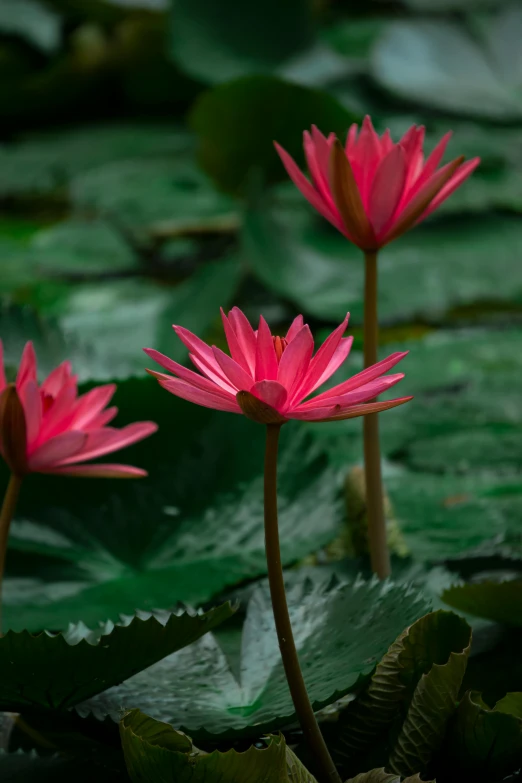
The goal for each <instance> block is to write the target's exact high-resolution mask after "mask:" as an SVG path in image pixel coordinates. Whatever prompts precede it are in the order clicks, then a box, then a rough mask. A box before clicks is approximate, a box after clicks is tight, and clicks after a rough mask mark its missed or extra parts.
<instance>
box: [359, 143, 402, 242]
mask: <svg viewBox="0 0 522 783" xmlns="http://www.w3.org/2000/svg"><path fill="white" fill-rule="evenodd" d="M406 174H407V168H406V155H405V154H404V150H403V148H402V147H401V146H400V144H398V145H397V146H396V147H394V148H393V149H392V151H391V152H389V153H388V154H387V156H386V157H385V158H383V160H382V161H381V163H380V164H379V167H378V169H377V171H376V173H375V177H374V180H373V182H372V186H371V190H370V194H369V199H368V217H369V218H370V223H371V224H372V227H373V230H374V232H375V235H376V237H377V240H378V239H379V234H380V232H381V231H382V230H383V229H384V228H386V227H387V226H388V225H389V223H390V221H391V220H392V218H393V216H394V215H395V211H396V209H397V207H398V205H399V203H400V200H401V197H402V194H403V191H404V185H405V183H406Z"/></svg>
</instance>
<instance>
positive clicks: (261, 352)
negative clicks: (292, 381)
mask: <svg viewBox="0 0 522 783" xmlns="http://www.w3.org/2000/svg"><path fill="white" fill-rule="evenodd" d="M277 371H278V363H277V356H276V352H275V348H274V341H273V339H272V334H271V332H270V329H269V328H268V324H267V322H266V321H265V319H264V318H263V316H260V318H259V329H258V330H257V348H256V374H255V379H256V381H275V380H276V379H277Z"/></svg>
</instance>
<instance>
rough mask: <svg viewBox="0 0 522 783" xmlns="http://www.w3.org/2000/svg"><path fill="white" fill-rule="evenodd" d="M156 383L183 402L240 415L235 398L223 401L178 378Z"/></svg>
mask: <svg viewBox="0 0 522 783" xmlns="http://www.w3.org/2000/svg"><path fill="white" fill-rule="evenodd" d="M158 383H159V385H160V386H163V388H164V389H166V390H167V391H169V392H170V393H171V394H175V395H176V397H181V399H183V400H188V401H189V402H194V403H196V405H201V406H202V407H203V408H214V410H217V411H229V412H230V413H241V408H240V407H239V405H238V404H237V401H236V398H235V397H233V396H232V395H231V396H230V398H228V399H225V398H224V397H222V396H221V395H217V394H210V392H206V391H203V390H202V389H197V388H196V387H195V386H192V385H191V384H190V383H186V381H182V380H180V379H179V378H169V379H166V378H165V379H164V378H158Z"/></svg>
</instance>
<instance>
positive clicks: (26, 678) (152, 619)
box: [0, 604, 234, 712]
mask: <svg viewBox="0 0 522 783" xmlns="http://www.w3.org/2000/svg"><path fill="white" fill-rule="evenodd" d="M233 612H234V610H233V608H232V607H231V605H230V604H223V605H222V606H219V607H216V608H215V609H211V610H210V611H208V612H206V613H205V614H201V615H198V614H189V613H187V612H183V613H182V614H169V613H167V612H164V613H162V614H157V615H141V616H138V617H126V618H124V619H123V620H122V621H121V622H119V623H117V624H116V625H115V624H114V623H111V622H108V623H105V624H104V625H103V626H101V627H100V628H97V629H95V630H90V629H89V628H87V627H86V626H85V625H84V624H83V623H82V624H80V625H76V626H75V625H71V626H70V627H69V629H68V630H67V631H66V632H65V633H63V634H56V635H53V634H49V633H41V634H38V635H36V636H35V635H33V634H30V633H29V632H28V631H21V632H19V633H15V632H14V631H8V632H7V633H6V634H5V635H4V636H3V637H2V638H1V639H0V709H2V710H5V711H9V712H21V711H22V710H25V709H27V708H28V707H29V708H30V707H46V708H51V709H68V708H70V707H73V706H74V705H76V704H79V702H81V701H83V700H84V699H87V698H90V697H91V696H94V695H96V694H97V693H100V692H101V691H104V690H106V689H107V688H110V687H111V686H113V685H115V684H116V683H120V682H122V681H124V680H126V679H127V678H128V677H132V676H133V675H135V674H136V673H137V672H139V671H142V670H143V669H146V668H147V667H149V666H151V665H152V664H154V663H156V662H157V661H159V660H161V659H162V658H164V657H165V656H166V655H170V654H171V653H173V652H175V651H176V650H180V649H181V648H182V647H185V646H186V645H190V644H192V642H194V641H196V640H197V639H199V638H200V637H201V636H202V635H203V634H205V633H207V631H210V630H212V628H214V627H215V626H216V625H219V624H220V623H222V622H224V621H225V620H227V619H228V618H229V617H230V616H231V615H232V614H233Z"/></svg>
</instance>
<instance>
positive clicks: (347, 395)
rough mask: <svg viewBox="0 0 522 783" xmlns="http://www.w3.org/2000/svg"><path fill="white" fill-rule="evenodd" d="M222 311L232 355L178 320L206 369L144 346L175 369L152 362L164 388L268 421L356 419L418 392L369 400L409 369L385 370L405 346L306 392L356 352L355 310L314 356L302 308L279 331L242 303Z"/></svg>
mask: <svg viewBox="0 0 522 783" xmlns="http://www.w3.org/2000/svg"><path fill="white" fill-rule="evenodd" d="M221 317H222V319H223V326H224V328H225V335H226V338H227V342H228V347H229V349H230V354H231V355H230V356H229V355H228V354H226V353H224V352H223V351H221V350H220V349H219V348H216V347H215V346H212V347H211V346H209V345H207V344H206V343H204V342H203V341H202V340H200V339H199V337H196V335H195V334H192V332H189V331H188V329H184V328H183V327H182V326H174V327H173V328H174V330H175V332H176V334H177V335H178V337H179V338H180V340H181V341H182V342H183V343H184V345H186V346H187V348H188V350H189V356H190V359H191V360H192V363H193V364H194V365H195V367H196V369H197V370H199V373H198V372H194V371H193V370H189V369H187V368H186V367H183V366H182V365H181V364H178V363H177V362H174V361H172V359H169V358H168V357H167V356H164V355H163V354H161V353H159V352H158V351H155V350H154V349H152V348H145V349H144V350H145V353H147V354H148V356H150V357H151V359H153V360H154V361H156V362H157V363H158V364H160V365H161V366H162V367H163V368H165V369H166V370H168V371H169V372H171V373H173V375H174V376H175V377H172V376H171V375H166V374H164V373H159V372H152V371H151V370H148V372H150V373H151V375H154V376H155V377H156V378H157V380H158V381H159V383H160V384H161V386H163V388H164V389H167V391H170V392H171V393H172V394H175V395H176V396H177V397H182V398H183V399H184V400H189V401H190V402H195V403H196V404H197V405H202V406H203V407H205V408H215V409H216V410H221V411H229V412H230V413H244V414H245V415H246V416H248V417H249V418H251V419H254V421H258V422H261V423H263V424H271V423H276V422H280V423H281V422H286V421H287V420H288V419H301V420H303V421H335V420H338V419H349V418H353V417H355V416H363V415H365V414H367V413H376V412H378V411H383V410H386V409H388V408H394V407H395V406H396V405H401V404H402V403H404V402H407V401H408V400H410V399H411V397H401V398H400V399H396V400H390V401H388V402H369V400H373V399H374V398H375V397H377V395H379V394H381V393H382V392H384V391H386V390H387V389H389V388H390V387H391V386H394V385H395V384H396V383H397V382H398V381H400V380H401V378H403V377H404V376H403V374H402V373H400V374H396V375H387V376H383V373H385V372H387V370H389V369H391V368H392V367H394V366H395V365H396V364H397V363H398V362H399V361H400V360H401V359H403V358H404V356H406V353H394V354H392V355H391V356H389V357H388V358H387V359H384V360H383V361H381V362H378V363H377V364H375V365H373V366H372V367H368V368H367V369H366V370H363V372H360V373H358V374H357V375H354V376H353V378H350V379H349V380H347V381H345V382H344V383H340V384H339V385H338V386H334V387H333V388H332V389H329V390H328V391H325V392H323V393H322V394H319V395H317V396H316V397H313V398H312V399H309V400H306V398H307V397H309V395H310V394H311V393H312V392H314V391H315V390H316V389H317V388H318V387H319V386H321V385H322V384H323V383H325V382H326V381H327V380H328V378H330V376H331V375H333V373H334V372H335V371H336V370H337V369H338V368H339V367H340V366H341V364H342V363H343V362H344V360H345V359H346V357H347V356H348V354H349V352H350V348H351V346H352V341H353V338H352V337H347V338H343V334H344V332H345V330H346V326H347V324H348V315H347V316H346V318H345V319H344V321H343V322H342V324H341V325H340V326H339V327H337V329H336V330H335V331H334V332H332V334H331V335H330V336H329V337H328V339H327V340H325V342H324V343H323V345H322V346H321V347H320V348H319V350H318V351H317V353H316V354H315V356H313V351H314V340H313V337H312V333H311V331H310V328H309V327H308V326H307V325H305V324H304V323H303V316H302V315H299V316H298V317H297V318H296V319H295V320H294V322H293V323H292V325H291V327H290V329H289V330H288V332H287V334H286V336H285V337H274V336H272V334H271V332H270V329H269V327H268V324H267V323H266V321H265V319H264V318H263V317H262V316H261V318H260V319H259V329H258V330H257V331H254V330H253V329H252V327H251V326H250V323H249V322H248V320H247V318H246V316H245V315H244V314H243V313H242V312H241V310H239V308H237V307H234V308H233V309H232V310H231V311H230V313H229V314H228V317H227V316H226V315H225V313H224V312H223V310H222V311H221ZM305 400H306V401H305Z"/></svg>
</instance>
